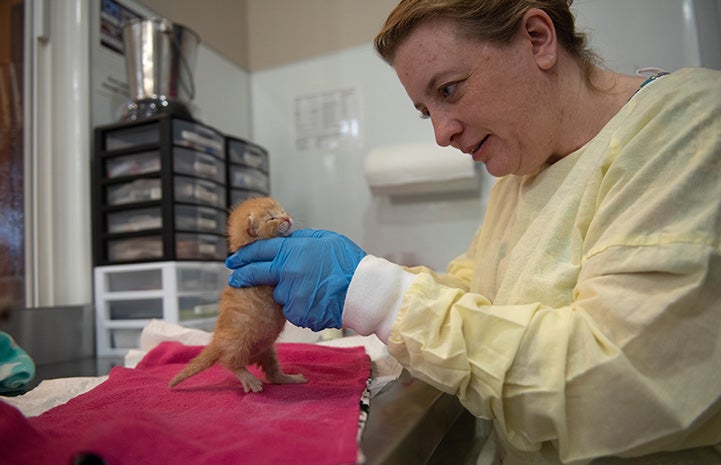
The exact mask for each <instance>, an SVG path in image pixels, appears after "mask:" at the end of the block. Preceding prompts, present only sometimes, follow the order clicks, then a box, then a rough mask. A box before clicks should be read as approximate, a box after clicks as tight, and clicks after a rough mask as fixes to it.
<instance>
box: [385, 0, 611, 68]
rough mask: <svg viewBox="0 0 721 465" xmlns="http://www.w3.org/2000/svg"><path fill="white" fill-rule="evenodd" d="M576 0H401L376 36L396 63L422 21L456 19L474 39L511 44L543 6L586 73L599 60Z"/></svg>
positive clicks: (390, 58) (558, 34)
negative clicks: (577, 15)
mask: <svg viewBox="0 0 721 465" xmlns="http://www.w3.org/2000/svg"><path fill="white" fill-rule="evenodd" d="M572 2H573V0H401V2H400V3H399V4H398V6H396V8H395V9H394V10H393V11H392V12H391V14H390V15H389V16H388V19H387V20H386V22H385V24H384V25H383V28H382V29H381V30H380V32H379V33H378V35H376V38H375V41H374V45H375V48H376V51H377V52H378V54H379V55H380V56H381V57H382V58H383V60H385V61H386V62H387V63H389V64H391V65H392V64H393V60H394V59H395V54H396V51H397V49H398V47H399V46H400V44H401V43H402V42H403V41H404V40H405V39H406V38H407V37H408V35H410V33H411V32H412V31H413V30H414V29H415V28H416V26H418V25H420V24H421V23H423V22H425V21H428V20H431V19H434V18H448V19H452V20H454V21H456V23H457V25H458V30H459V32H460V34H462V35H463V36H464V37H467V38H470V39H478V40H480V41H489V42H497V43H508V42H510V41H511V39H512V38H513V36H514V35H515V33H516V31H517V30H518V28H519V27H520V22H521V20H522V18H523V15H525V14H526V12H527V11H528V10H530V9H532V8H540V9H542V10H543V11H545V12H546V14H548V16H549V17H550V18H551V20H553V25H554V27H555V28H556V36H557V37H558V41H559V43H560V44H561V46H562V47H563V48H564V49H565V50H566V51H567V52H568V53H569V54H570V55H571V56H572V57H573V58H574V59H576V60H577V61H578V62H579V64H581V66H582V68H583V69H584V72H585V73H586V76H587V77H588V73H589V71H590V68H591V66H592V65H593V64H595V63H596V62H597V59H596V56H595V54H594V53H593V52H592V51H591V50H590V49H589V48H588V46H587V44H586V36H585V35H584V34H582V33H579V32H577V31H576V28H575V24H574V17H573V13H571V10H570V8H569V6H570V4H571V3H572Z"/></svg>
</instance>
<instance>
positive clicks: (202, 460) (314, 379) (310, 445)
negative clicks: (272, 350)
mask: <svg viewBox="0 0 721 465" xmlns="http://www.w3.org/2000/svg"><path fill="white" fill-rule="evenodd" d="M200 349H201V347H198V346H192V347H191V346H184V345H181V344H178V343H175V342H166V343H163V344H161V345H159V346H158V347H156V348H155V349H153V350H152V351H151V352H150V353H148V354H147V356H146V357H145V358H144V359H143V360H142V361H141V362H140V364H139V365H138V367H137V368H135V369H128V368H123V367H115V368H113V370H112V371H111V372H110V377H109V379H108V380H107V381H106V382H104V383H102V384H101V385H99V386H98V387H96V388H95V389H93V390H91V391H89V392H87V393H85V394H83V395H80V396H78V397H76V398H74V399H72V400H70V401H69V402H68V403H67V404H64V405H61V406H58V407H55V408H53V409H51V410H49V411H47V412H45V413H44V414H42V415H40V416H37V417H32V418H25V417H23V416H22V414H21V413H20V412H19V411H18V410H17V409H15V408H14V407H11V406H10V405H8V404H5V403H4V402H0V463H2V464H13V465H15V464H17V465H25V464H28V465H43V464H61V465H65V464H69V463H71V460H72V458H73V457H75V456H76V454H78V453H81V452H88V453H94V454H97V455H98V456H100V457H101V458H102V459H103V460H104V461H105V463H107V464H108V465H142V464H148V465H160V464H168V465H170V464H173V465H176V464H177V465H182V464H193V465H195V464H212V465H223V464H233V465H238V464H243V465H246V464H262V465H274V464H279V465H283V464H298V465H301V464H313V465H319V464H321V465H322V464H350V463H355V462H356V460H357V454H358V442H357V434H358V419H359V415H360V400H361V396H362V394H363V391H364V389H365V387H366V381H367V379H368V377H369V376H370V361H369V360H368V357H367V356H366V354H365V351H364V349H363V348H362V347H355V348H333V347H323V346H317V345H312V344H277V352H278V358H279V360H280V363H281V366H282V367H283V370H284V371H285V372H287V373H302V374H303V375H304V376H305V377H306V379H307V380H308V383H306V384H285V385H272V384H265V385H264V388H263V392H261V393H249V394H246V393H245V392H243V388H242V386H241V384H240V383H239V382H238V380H237V379H236V378H235V377H234V375H233V374H232V373H231V372H230V371H229V370H227V369H225V368H223V367H221V366H214V367H212V368H210V369H208V370H206V371H205V372H202V373H200V374H198V375H196V376H194V377H192V378H189V379H188V380H186V381H185V382H184V383H183V384H179V385H178V386H176V388H174V389H173V390H170V389H168V387H167V386H168V381H169V380H170V379H171V378H172V377H173V376H174V375H175V374H176V373H177V372H178V371H180V370H181V369H182V368H183V366H184V365H185V363H187V362H188V361H189V360H190V359H191V358H192V357H194V356H195V355H196V354H197V353H198V352H199V351H200ZM251 371H253V372H254V374H256V375H258V376H259V377H260V379H262V375H261V374H259V372H258V371H254V370H253V369H251Z"/></svg>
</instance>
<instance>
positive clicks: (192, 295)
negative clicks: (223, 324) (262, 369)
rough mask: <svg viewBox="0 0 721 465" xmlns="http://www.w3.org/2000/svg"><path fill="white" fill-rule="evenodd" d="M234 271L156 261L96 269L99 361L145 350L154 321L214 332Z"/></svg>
mask: <svg viewBox="0 0 721 465" xmlns="http://www.w3.org/2000/svg"><path fill="white" fill-rule="evenodd" d="M228 274H229V270H228V269H227V268H226V267H225V265H224V264H223V263H222V262H176V261H170V262H152V263H141V264H129V265H108V266H99V267H96V268H95V312H96V313H95V315H96V316H95V319H96V347H97V354H98V355H99V356H105V355H123V354H125V353H126V352H127V351H128V349H132V348H137V347H139V343H140V333H141V331H142V329H143V327H144V326H145V325H146V324H147V323H148V321H149V320H151V319H154V318H156V319H162V320H166V321H169V322H172V323H178V324H181V325H183V326H188V327H194V328H200V329H204V330H208V331H212V330H213V328H214V326H215V320H216V318H217V315H218V299H219V297H220V292H221V291H222V290H223V288H224V287H225V286H226V284H227V278H228Z"/></svg>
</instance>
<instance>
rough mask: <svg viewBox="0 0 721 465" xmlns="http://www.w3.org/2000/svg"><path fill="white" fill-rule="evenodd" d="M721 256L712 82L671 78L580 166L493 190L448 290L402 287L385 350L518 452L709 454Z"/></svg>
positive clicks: (711, 78) (612, 126)
mask: <svg viewBox="0 0 721 465" xmlns="http://www.w3.org/2000/svg"><path fill="white" fill-rule="evenodd" d="M720 238H721V73H719V72H715V71H709V70H701V69H683V70H679V71H676V72H674V73H672V74H670V75H668V76H666V77H663V78H661V79H657V80H656V81H654V82H653V83H652V84H651V85H649V86H646V87H644V88H643V89H642V90H641V91H640V92H638V93H637V94H636V95H635V96H634V97H633V98H632V99H631V100H630V101H629V102H628V103H627V104H626V105H625V106H624V107H623V108H622V109H621V110H620V112H619V113H618V114H617V115H615V116H614V118H613V119H612V120H611V121H610V122H609V123H608V124H607V125H606V127H605V128H604V129H603V130H602V131H601V132H600V133H599V134H598V135H597V136H596V137H595V138H593V139H592V140H591V141H589V142H588V143H587V144H586V145H584V146H583V147H582V148H580V149H579V150H577V151H576V152H574V153H572V154H570V155H568V156H567V157H565V158H563V159H562V160H560V161H558V162H556V163H554V164H553V165H551V166H547V167H545V168H544V169H542V170H541V171H540V172H539V173H537V174H536V175H533V176H522V177H519V176H508V177H505V178H502V179H499V180H498V182H497V183H496V185H495V186H494V188H493V191H492V193H491V197H490V200H489V204H488V209H487V213H486V217H485V219H484V222H483V226H482V227H481V229H480V230H479V231H478V232H477V233H476V236H475V237H474V239H473V242H472V244H471V246H470V248H469V249H468V251H467V252H466V253H465V254H464V255H462V256H461V257H459V258H457V259H456V260H454V261H453V262H452V263H451V264H450V265H449V267H448V275H446V276H436V275H434V274H433V273H431V272H430V271H429V270H427V269H414V270H412V271H413V272H414V273H417V277H416V279H415V281H413V283H412V284H411V285H410V287H409V288H408V290H407V292H406V293H405V295H404V296H403V299H402V304H401V305H400V309H399V311H398V316H397V318H396V319H395V322H394V324H393V326H392V330H391V333H390V338H389V340H388V347H389V350H390V352H391V354H393V355H394V356H395V357H396V358H397V359H398V360H399V361H400V362H401V363H402V364H403V365H405V366H406V367H408V368H409V369H410V371H411V372H412V373H413V374H414V375H416V376H418V377H420V378H422V379H424V380H427V381H428V382H430V383H432V384H433V385H435V386H437V387H439V388H440V389H442V390H444V391H447V392H450V393H454V394H456V395H457V396H458V397H459V398H460V400H461V402H462V403H463V404H464V406H465V407H466V408H468V409H469V410H470V411H471V412H472V413H473V414H475V415H477V416H479V417H484V418H489V419H493V420H494V422H495V425H496V428H497V430H498V431H499V433H500V436H502V437H503V438H504V441H505V442H507V444H509V445H510V446H511V447H513V448H515V449H517V450H520V451H529V452H531V451H538V450H540V449H541V448H547V447H548V445H549V444H551V445H552V446H553V447H552V448H553V449H554V450H556V451H557V452H556V453H557V455H558V457H560V459H561V460H562V461H564V462H573V463H585V462H588V461H589V460H590V459H592V458H593V457H599V456H607V455H614V456H638V455H643V454H648V453H652V452H656V451H660V450H678V449H688V448H694V447H699V446H708V445H714V444H718V443H720V442H721V247H720ZM449 280H453V281H454V284H453V285H451V286H448V285H444V284H443V283H444V282H446V284H448V282H449ZM544 443H545V446H544Z"/></svg>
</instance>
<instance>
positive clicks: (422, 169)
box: [365, 143, 480, 195]
mask: <svg viewBox="0 0 721 465" xmlns="http://www.w3.org/2000/svg"><path fill="white" fill-rule="evenodd" d="M365 178H366V182H367V183H368V186H369V187H370V189H371V192H373V193H374V194H376V195H417V194H431V193H445V192H464V191H473V190H477V189H478V187H479V185H480V177H479V175H478V172H477V171H476V168H475V162H474V161H473V159H472V158H471V157H470V156H468V155H465V154H463V153H461V152H459V151H458V150H457V149H454V148H450V147H440V146H438V145H436V144H434V143H417V144H406V145H395V146H387V147H380V148H377V149H374V150H372V151H371V152H370V153H368V156H367V157H366V160H365Z"/></svg>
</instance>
